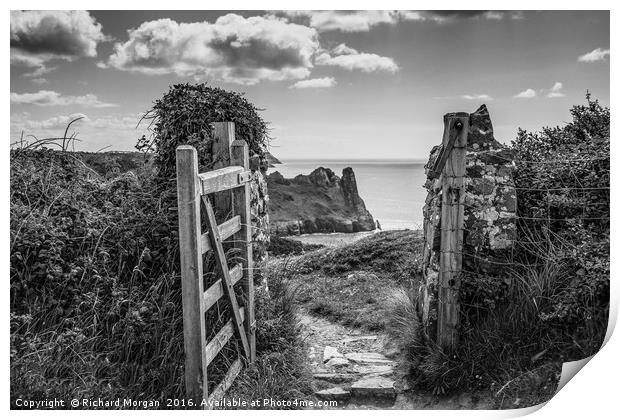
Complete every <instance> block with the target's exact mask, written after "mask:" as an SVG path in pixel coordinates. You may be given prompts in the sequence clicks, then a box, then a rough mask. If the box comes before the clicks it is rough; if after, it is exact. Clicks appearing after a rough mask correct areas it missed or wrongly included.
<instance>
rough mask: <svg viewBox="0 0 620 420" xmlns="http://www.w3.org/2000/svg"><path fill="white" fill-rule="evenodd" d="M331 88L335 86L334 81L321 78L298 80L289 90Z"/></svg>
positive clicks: (329, 78)
mask: <svg viewBox="0 0 620 420" xmlns="http://www.w3.org/2000/svg"><path fill="white" fill-rule="evenodd" d="M333 86H336V79H334V78H333V77H321V78H319V79H308V80H300V81H299V82H296V83H294V84H293V85H291V86H289V89H311V88H330V87H333Z"/></svg>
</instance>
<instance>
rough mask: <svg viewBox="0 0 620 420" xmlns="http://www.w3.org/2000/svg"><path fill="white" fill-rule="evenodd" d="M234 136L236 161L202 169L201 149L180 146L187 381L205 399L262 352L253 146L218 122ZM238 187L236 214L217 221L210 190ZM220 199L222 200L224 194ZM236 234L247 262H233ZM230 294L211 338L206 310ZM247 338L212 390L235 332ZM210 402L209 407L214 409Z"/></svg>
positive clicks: (218, 394) (197, 398) (218, 128)
mask: <svg viewBox="0 0 620 420" xmlns="http://www.w3.org/2000/svg"><path fill="white" fill-rule="evenodd" d="M214 131H215V132H216V135H217V134H218V133H225V134H226V136H227V137H228V138H229V139H230V138H231V133H233V134H232V139H233V141H232V142H230V143H229V144H228V147H229V156H230V164H231V166H227V167H224V168H220V169H216V170H213V171H209V172H205V173H199V172H198V154H197V152H196V149H194V148H193V147H192V146H179V147H178V148H177V151H176V165H177V194H178V215H179V245H180V256H181V281H182V289H183V290H182V293H183V336H184V346H185V386H186V391H187V396H188V397H189V398H191V399H193V400H194V402H195V403H196V404H199V403H200V402H202V401H203V400H218V399H221V398H222V397H223V395H224V393H225V392H226V390H227V389H228V388H229V387H230V385H231V384H232V383H233V381H234V379H235V378H236V377H237V375H238V374H239V372H240V371H241V368H242V364H243V362H244V361H247V362H250V363H252V362H253V361H254V359H255V357H256V343H255V336H254V329H255V321H254V285H253V279H252V277H253V276H252V268H253V263H252V243H251V239H252V236H251V235H252V232H251V225H250V223H251V220H250V185H249V181H250V174H251V172H250V170H249V152H248V146H247V144H246V143H245V142H244V141H241V140H234V124H232V123H216V124H215V130H214ZM227 190H232V191H231V192H232V194H231V201H232V202H231V208H232V213H233V216H232V217H231V218H230V219H228V220H226V221H225V222H223V223H221V224H220V225H217V223H216V221H215V215H214V210H213V204H212V202H211V200H210V199H209V197H208V196H207V194H211V193H217V192H221V191H227ZM218 200H219V201H220V202H221V201H222V197H219V198H218ZM201 205H202V206H203V208H204V210H205V212H204V213H205V214H206V216H207V219H206V225H207V226H208V231H207V232H204V233H203V232H201V228H200V226H201V224H200V222H201V218H200V214H201ZM230 237H233V242H234V245H233V246H234V247H235V248H238V249H241V251H242V252H241V255H242V258H241V260H242V262H241V263H239V264H236V265H234V266H233V267H232V268H229V267H228V262H227V261H226V256H225V253H224V249H223V245H222V241H223V240H225V239H227V238H230ZM208 251H213V253H214V255H215V259H216V262H217V265H218V267H219V274H220V278H219V279H218V280H217V281H216V282H215V283H214V284H213V285H211V286H210V287H209V288H207V290H204V279H203V275H204V273H203V264H202V262H203V254H204V253H206V252H208ZM242 279H243V280H244V281H243V283H242V284H243V286H244V291H245V295H246V299H245V302H244V304H245V307H240V306H239V304H238V302H237V297H236V296H235V292H234V286H235V284H237V283H238V282H240V281H241V280H242ZM223 297H226V298H227V299H228V300H229V302H230V305H231V308H232V317H231V319H229V320H228V321H227V322H226V323H225V325H224V326H223V327H222V328H221V329H220V330H219V331H218V332H217V334H216V335H215V336H214V337H213V339H212V340H211V341H209V342H206V337H207V331H208V329H209V326H208V325H206V312H207V311H208V310H209V308H211V307H212V306H213V305H214V304H215V303H216V302H217V301H218V300H219V299H221V298H223ZM235 335H236V336H237V337H238V339H239V340H240V341H241V344H242V346H241V347H242V349H243V354H242V355H240V357H238V358H237V359H236V360H235V361H234V362H233V363H232V365H231V366H230V367H229V370H228V372H227V373H226V375H225V377H224V379H223V380H222V381H221V382H220V384H219V385H218V386H217V387H215V389H214V390H213V392H212V393H211V394H209V389H208V385H207V378H208V375H207V367H208V366H209V364H210V363H212V362H213V360H214V359H215V357H216V356H217V354H218V353H219V352H220V351H221V350H222V348H224V346H225V345H226V343H228V342H229V341H230V340H231V339H232V337H233V336H235ZM208 407H209V404H206V405H204V406H203V408H208Z"/></svg>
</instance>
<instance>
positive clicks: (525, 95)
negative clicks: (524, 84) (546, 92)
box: [513, 89, 536, 99]
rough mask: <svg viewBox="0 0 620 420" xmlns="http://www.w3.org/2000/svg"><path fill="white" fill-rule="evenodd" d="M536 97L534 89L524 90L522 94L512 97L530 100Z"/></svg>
mask: <svg viewBox="0 0 620 420" xmlns="http://www.w3.org/2000/svg"><path fill="white" fill-rule="evenodd" d="M535 97H536V91H535V90H534V89H525V90H524V91H523V92H519V93H517V94H516V95H514V96H513V98H519V99H530V98H535Z"/></svg>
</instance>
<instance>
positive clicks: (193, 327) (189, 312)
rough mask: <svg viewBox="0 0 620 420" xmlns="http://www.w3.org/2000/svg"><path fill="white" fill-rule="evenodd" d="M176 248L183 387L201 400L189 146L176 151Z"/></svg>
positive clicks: (196, 232)
mask: <svg viewBox="0 0 620 420" xmlns="http://www.w3.org/2000/svg"><path fill="white" fill-rule="evenodd" d="M176 165H177V193H178V217H179V247H180V256H181V284H182V296H183V339H184V346H185V347H184V348H185V387H186V390H187V395H188V397H189V398H192V399H194V401H200V400H202V399H203V398H204V396H205V395H208V390H207V367H206V364H205V363H203V361H204V360H205V347H206V346H205V337H206V334H205V328H206V326H205V322H204V316H203V314H204V310H203V307H202V305H203V299H202V297H203V293H204V291H203V282H202V253H201V251H200V247H199V246H200V242H199V241H200V184H199V182H198V155H197V153H196V149H194V148H193V147H191V146H179V147H178V148H177V151H176Z"/></svg>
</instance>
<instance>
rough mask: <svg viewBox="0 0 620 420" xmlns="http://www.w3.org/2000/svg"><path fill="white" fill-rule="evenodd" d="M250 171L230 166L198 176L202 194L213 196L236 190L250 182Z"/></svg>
mask: <svg viewBox="0 0 620 420" xmlns="http://www.w3.org/2000/svg"><path fill="white" fill-rule="evenodd" d="M248 173H249V171H246V170H245V169H244V168H242V167H241V166H228V167H226V168H221V169H216V170H214V171H209V172H204V173H202V174H199V175H198V178H200V183H201V185H202V194H203V195H204V194H211V193H214V192H218V191H224V190H229V189H231V188H236V187H239V186H241V185H243V184H244V183H246V182H248V180H249V175H248Z"/></svg>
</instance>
